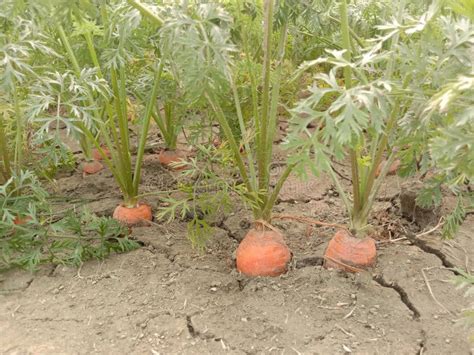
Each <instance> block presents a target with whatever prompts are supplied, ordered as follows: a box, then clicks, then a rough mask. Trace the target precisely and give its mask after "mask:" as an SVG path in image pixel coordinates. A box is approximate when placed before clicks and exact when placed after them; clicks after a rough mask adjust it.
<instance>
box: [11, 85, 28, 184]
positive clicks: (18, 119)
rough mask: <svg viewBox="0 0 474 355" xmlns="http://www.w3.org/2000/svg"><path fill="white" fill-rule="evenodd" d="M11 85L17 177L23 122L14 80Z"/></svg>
mask: <svg viewBox="0 0 474 355" xmlns="http://www.w3.org/2000/svg"><path fill="white" fill-rule="evenodd" d="M12 85H13V105H14V110H15V121H16V127H15V130H16V137H15V155H14V158H13V159H14V160H13V161H14V168H15V172H16V173H17V175H18V176H19V175H20V171H21V167H22V164H23V148H24V146H23V140H24V131H25V130H24V122H23V113H22V112H21V107H20V98H19V97H18V95H19V94H18V90H17V87H16V83H15V80H12Z"/></svg>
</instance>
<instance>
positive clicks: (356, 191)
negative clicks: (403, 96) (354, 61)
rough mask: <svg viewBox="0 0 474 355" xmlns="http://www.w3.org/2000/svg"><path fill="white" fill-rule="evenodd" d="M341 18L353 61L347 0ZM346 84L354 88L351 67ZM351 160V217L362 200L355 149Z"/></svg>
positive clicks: (347, 56)
mask: <svg viewBox="0 0 474 355" xmlns="http://www.w3.org/2000/svg"><path fill="white" fill-rule="evenodd" d="M339 11H340V17H341V35H342V47H343V48H344V49H345V52H344V58H345V59H346V60H347V61H348V62H350V61H351V41H350V35H349V18H348V16H347V2H346V0H342V1H341V5H340V8H339ZM344 83H345V87H346V89H350V88H351V87H352V69H351V67H349V66H345V67H344ZM349 155H350V160H351V172H352V191H353V195H354V197H353V198H354V201H353V202H354V206H353V210H352V213H351V216H354V215H357V214H358V213H359V212H358V211H360V209H361V200H360V181H359V166H358V164H359V162H358V153H357V151H356V150H355V149H350V153H349Z"/></svg>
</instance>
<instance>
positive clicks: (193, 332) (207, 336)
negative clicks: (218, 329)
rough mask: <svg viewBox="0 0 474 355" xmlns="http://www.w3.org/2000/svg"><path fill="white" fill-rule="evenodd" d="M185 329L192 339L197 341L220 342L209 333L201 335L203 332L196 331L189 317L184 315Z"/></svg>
mask: <svg viewBox="0 0 474 355" xmlns="http://www.w3.org/2000/svg"><path fill="white" fill-rule="evenodd" d="M186 327H187V328H188V332H189V334H190V335H191V336H192V337H193V338H199V339H202V340H209V339H213V340H215V341H220V340H221V338H216V337H215V336H214V335H213V334H211V333H203V332H201V331H199V330H198V329H196V328H195V327H194V325H193V321H192V319H191V316H190V315H186Z"/></svg>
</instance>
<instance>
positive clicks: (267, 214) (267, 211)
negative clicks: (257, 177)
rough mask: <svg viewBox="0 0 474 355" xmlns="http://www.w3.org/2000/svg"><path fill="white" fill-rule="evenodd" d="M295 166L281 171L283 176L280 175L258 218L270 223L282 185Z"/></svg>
mask: <svg viewBox="0 0 474 355" xmlns="http://www.w3.org/2000/svg"><path fill="white" fill-rule="evenodd" d="M295 166H296V164H290V165H287V167H286V169H285V170H284V171H283V174H281V175H280V177H279V179H278V181H277V183H276V185H275V188H274V189H273V191H272V194H271V195H270V198H269V199H268V200H267V202H266V204H265V206H264V208H263V211H262V215H261V216H260V218H262V219H263V220H264V221H266V222H270V221H271V219H272V218H271V217H272V209H273V206H274V205H275V202H276V200H277V198H278V195H279V194H280V191H281V188H282V187H283V184H284V183H285V181H286V179H288V177H289V176H290V174H291V172H292V171H293V169H294V168H295Z"/></svg>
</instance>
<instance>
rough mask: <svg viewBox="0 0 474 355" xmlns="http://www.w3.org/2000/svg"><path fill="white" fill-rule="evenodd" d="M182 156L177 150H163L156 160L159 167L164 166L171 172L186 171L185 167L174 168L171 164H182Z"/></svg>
mask: <svg viewBox="0 0 474 355" xmlns="http://www.w3.org/2000/svg"><path fill="white" fill-rule="evenodd" d="M184 158H185V157H184V154H183V153H182V152H180V151H177V150H167V149H164V150H162V151H161V152H160V155H159V156H158V160H159V162H160V164H161V165H164V166H166V167H168V168H170V169H173V170H184V169H186V166H184V165H183V166H174V165H173V164H175V163H181V162H184V161H185V159H184Z"/></svg>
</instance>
